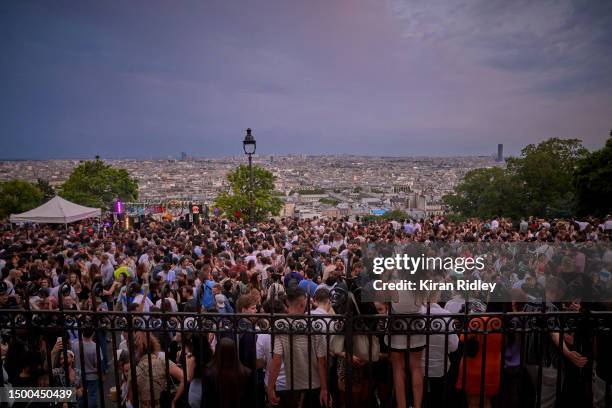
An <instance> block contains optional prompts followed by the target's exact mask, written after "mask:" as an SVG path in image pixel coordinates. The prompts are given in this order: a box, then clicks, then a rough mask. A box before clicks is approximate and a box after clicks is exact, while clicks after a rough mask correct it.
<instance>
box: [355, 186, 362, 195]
mask: <svg viewBox="0 0 612 408" xmlns="http://www.w3.org/2000/svg"><path fill="white" fill-rule="evenodd" d="M362 191H363V188H362V187H361V186H357V187H355V188H353V193H361V192H362Z"/></svg>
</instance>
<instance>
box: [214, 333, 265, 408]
mask: <svg viewBox="0 0 612 408" xmlns="http://www.w3.org/2000/svg"><path fill="white" fill-rule="evenodd" d="M252 387H253V384H252V381H251V370H250V369H248V368H247V367H245V366H244V365H242V363H241V362H240V360H239V359H238V351H237V349H236V343H235V342H234V340H232V339H229V338H226V337H224V338H222V339H221V340H220V341H219V343H218V344H217V347H216V351H215V356H214V358H213V361H212V363H211V364H210V365H209V366H208V367H207V368H206V370H205V372H204V392H203V395H204V406H205V407H215V408H217V407H220V408H239V407H243V406H246V405H248V402H249V401H252V398H253V392H252Z"/></svg>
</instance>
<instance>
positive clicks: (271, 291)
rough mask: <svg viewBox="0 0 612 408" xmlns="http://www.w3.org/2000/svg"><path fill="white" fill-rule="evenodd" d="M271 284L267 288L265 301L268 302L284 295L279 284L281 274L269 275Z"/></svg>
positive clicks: (283, 290) (283, 289)
mask: <svg viewBox="0 0 612 408" xmlns="http://www.w3.org/2000/svg"><path fill="white" fill-rule="evenodd" d="M271 280H272V284H271V285H270V286H269V287H268V294H267V296H266V299H268V300H269V301H272V300H278V299H279V298H280V297H281V296H282V295H284V294H285V287H284V286H283V284H282V283H281V281H280V280H281V274H280V273H277V272H274V273H272V275H271Z"/></svg>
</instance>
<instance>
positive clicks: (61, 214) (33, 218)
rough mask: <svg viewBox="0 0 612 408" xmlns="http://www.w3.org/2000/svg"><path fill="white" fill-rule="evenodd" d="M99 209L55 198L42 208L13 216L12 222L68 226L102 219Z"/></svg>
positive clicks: (58, 197)
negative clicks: (93, 219) (77, 222)
mask: <svg viewBox="0 0 612 408" xmlns="http://www.w3.org/2000/svg"><path fill="white" fill-rule="evenodd" d="M101 214H102V211H101V210H100V209H99V208H91V207H84V206H82V205H79V204H75V203H72V202H70V201H68V200H64V199H63V198H62V197H60V196H55V197H53V198H52V199H51V200H49V201H47V202H46V203H44V204H43V205H41V206H40V207H36V208H34V209H32V210H30V211H26V212H23V213H21V214H11V217H10V220H11V222H37V223H41V224H68V223H70V222H75V221H79V220H83V219H85V218H96V217H100V216H101Z"/></svg>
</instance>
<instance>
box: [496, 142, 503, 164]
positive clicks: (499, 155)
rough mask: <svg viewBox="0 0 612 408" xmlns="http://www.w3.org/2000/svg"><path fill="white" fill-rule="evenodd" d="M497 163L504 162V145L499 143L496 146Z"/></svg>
mask: <svg viewBox="0 0 612 408" xmlns="http://www.w3.org/2000/svg"><path fill="white" fill-rule="evenodd" d="M497 161H498V162H503V161H504V145H503V144H501V143H500V144H498V145H497Z"/></svg>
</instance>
